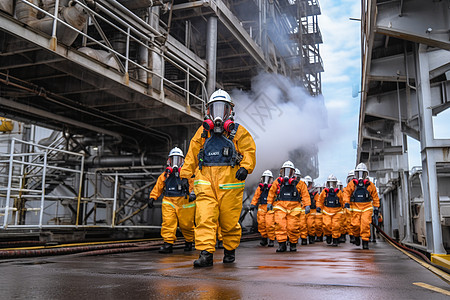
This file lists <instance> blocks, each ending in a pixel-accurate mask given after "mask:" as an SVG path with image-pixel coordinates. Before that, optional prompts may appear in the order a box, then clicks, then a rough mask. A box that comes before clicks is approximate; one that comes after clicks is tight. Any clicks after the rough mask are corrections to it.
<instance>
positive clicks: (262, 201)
mask: <svg viewBox="0 0 450 300" xmlns="http://www.w3.org/2000/svg"><path fill="white" fill-rule="evenodd" d="M272 183H273V175H272V172H271V171H270V170H265V171H264V172H263V173H262V175H261V180H260V183H259V185H258V187H257V188H256V191H255V194H254V195H253V199H252V202H251V203H250V209H255V208H258V213H257V215H256V218H257V220H258V231H259V233H260V234H261V242H260V243H259V244H260V245H261V246H263V247H264V246H267V245H268V244H269V242H268V241H267V240H268V237H269V234H268V232H267V226H266V215H267V196H268V195H269V190H270V188H271V187H272ZM258 204H259V206H258ZM272 243H273V241H272Z"/></svg>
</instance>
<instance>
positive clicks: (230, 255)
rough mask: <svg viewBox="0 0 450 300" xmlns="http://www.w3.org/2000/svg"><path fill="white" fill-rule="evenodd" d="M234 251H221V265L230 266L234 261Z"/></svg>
mask: <svg viewBox="0 0 450 300" xmlns="http://www.w3.org/2000/svg"><path fill="white" fill-rule="evenodd" d="M235 252H236V251H235V249H233V250H227V249H224V251H223V263H224V264H231V263H233V262H234V261H235V259H236V253H235Z"/></svg>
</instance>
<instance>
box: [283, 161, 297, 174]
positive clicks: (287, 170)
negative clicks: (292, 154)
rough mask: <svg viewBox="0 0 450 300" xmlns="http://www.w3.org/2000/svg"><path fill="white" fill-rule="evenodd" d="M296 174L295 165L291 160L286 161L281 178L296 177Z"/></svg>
mask: <svg viewBox="0 0 450 300" xmlns="http://www.w3.org/2000/svg"><path fill="white" fill-rule="evenodd" d="M294 174H295V166H294V164H293V163H292V162H291V161H290V160H288V161H285V162H284V164H283V165H282V166H281V169H280V176H281V177H288V178H291V177H292V176H294Z"/></svg>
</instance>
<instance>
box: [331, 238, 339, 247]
mask: <svg viewBox="0 0 450 300" xmlns="http://www.w3.org/2000/svg"><path fill="white" fill-rule="evenodd" d="M338 245H339V238H333V244H332V245H331V246H333V247H337V246H338Z"/></svg>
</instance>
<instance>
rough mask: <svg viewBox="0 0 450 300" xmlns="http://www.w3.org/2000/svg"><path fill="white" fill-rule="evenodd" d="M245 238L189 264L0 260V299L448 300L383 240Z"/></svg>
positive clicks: (154, 256)
mask: <svg viewBox="0 0 450 300" xmlns="http://www.w3.org/2000/svg"><path fill="white" fill-rule="evenodd" d="M258 243H259V241H251V242H245V243H242V244H241V245H240V247H239V248H238V250H237V256H236V257H237V260H236V262H235V263H234V264H230V265H224V264H222V257H223V250H218V251H217V252H216V254H215V257H214V266H213V267H209V268H205V269H194V268H193V267H192V261H193V260H194V259H196V258H197V257H198V251H193V252H191V253H187V254H186V253H184V252H183V250H182V249H177V250H175V251H174V253H173V254H171V255H164V254H159V253H157V251H151V252H134V253H123V254H112V255H103V256H80V255H67V256H58V257H43V258H29V259H17V260H3V261H0V270H1V273H2V275H1V280H0V299H65V300H67V299H280V300H285V299H327V298H328V299H346V300H348V299H358V300H362V299H377V300H381V299H449V298H450V297H449V296H448V295H445V294H443V293H439V292H435V291H431V290H429V289H425V288H423V287H420V286H417V285H415V284H414V283H426V284H429V285H432V286H434V287H438V288H441V289H445V290H447V291H450V285H448V284H447V283H446V282H445V281H443V280H442V279H440V278H439V277H437V276H436V275H434V274H433V273H431V272H430V271H428V270H427V269H425V268H424V267H422V266H421V265H419V264H418V263H416V262H415V261H413V260H411V259H410V258H409V257H407V256H406V255H404V254H403V253H401V252H400V251H398V250H397V249H395V248H393V247H392V246H391V245H389V244H387V243H386V242H384V241H383V240H378V242H377V243H375V244H374V243H370V247H371V249H370V250H361V249H360V247H356V246H354V245H351V244H349V243H348V242H347V243H345V244H341V245H340V246H339V247H338V248H334V247H331V246H327V245H326V244H325V243H320V244H318V243H316V244H314V245H308V246H298V251H297V252H286V253H275V249H276V247H275V248H267V247H265V248H264V247H261V246H258Z"/></svg>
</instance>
